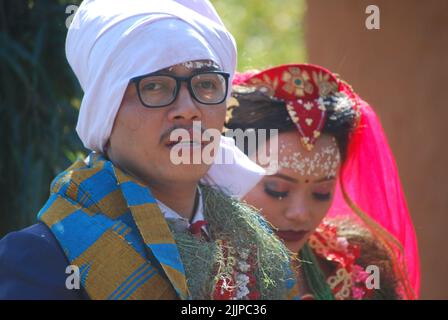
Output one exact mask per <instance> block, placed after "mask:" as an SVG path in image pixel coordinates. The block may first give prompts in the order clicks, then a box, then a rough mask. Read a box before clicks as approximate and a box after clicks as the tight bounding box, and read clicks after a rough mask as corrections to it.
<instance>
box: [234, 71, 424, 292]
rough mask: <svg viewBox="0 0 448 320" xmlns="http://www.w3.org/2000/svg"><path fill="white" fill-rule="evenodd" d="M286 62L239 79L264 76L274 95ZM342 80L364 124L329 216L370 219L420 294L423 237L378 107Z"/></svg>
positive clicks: (405, 283) (408, 284) (405, 284)
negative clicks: (411, 212)
mask: <svg viewBox="0 0 448 320" xmlns="http://www.w3.org/2000/svg"><path fill="white" fill-rule="evenodd" d="M290 66H295V67H300V68H305V69H306V68H319V69H320V70H322V71H323V73H324V74H325V73H326V74H329V75H331V76H332V77H334V79H336V78H337V77H336V76H335V75H334V74H332V73H331V72H330V71H328V70H326V69H323V68H321V67H318V66H313V65H305V64H302V65H290ZM285 67H287V65H286V66H279V67H275V68H272V69H268V70H264V71H262V72H260V73H257V72H246V73H242V74H236V76H235V79H234V82H233V84H234V85H251V84H253V83H256V82H254V79H255V80H257V81H259V80H258V79H262V82H263V85H266V87H267V88H268V89H272V91H271V93H273V92H275V93H274V94H273V95H277V93H278V91H279V90H281V89H278V88H279V87H280V85H279V84H277V83H276V82H275V81H272V75H273V74H276V73H278V70H279V69H281V68H285ZM269 75H271V77H269ZM256 78H258V79H256ZM301 79H302V80H303V78H301ZM305 80H306V79H305ZM336 81H337V84H338V85H337V91H339V92H344V93H345V94H347V95H348V96H349V97H350V98H351V99H352V101H353V102H354V105H355V106H354V108H356V109H357V110H358V112H359V117H358V124H357V126H356V128H355V130H354V131H353V132H352V133H351V136H350V141H349V144H348V152H347V157H346V161H345V162H344V165H343V167H342V168H341V172H340V175H339V181H338V182H339V183H338V185H337V188H336V193H335V197H334V202H333V204H332V207H331V208H330V211H329V213H328V216H330V217H334V216H351V217H354V218H355V219H357V220H359V219H360V220H361V221H362V222H364V224H365V225H366V226H367V227H368V228H369V230H370V231H371V232H372V234H373V235H374V237H375V239H376V240H377V241H379V242H380V243H381V244H382V245H383V246H384V247H385V248H386V250H387V251H388V253H389V255H390V257H391V260H392V265H393V268H394V271H395V274H396V276H397V277H398V280H399V283H400V290H401V291H402V292H401V295H402V296H403V298H405V299H416V298H418V295H419V289H420V266H419V258H418V250H417V240H416V236H415V232H414V228H413V225H412V221H411V218H410V215H409V212H408V208H407V205H406V200H405V196H404V193H403V190H402V187H401V183H400V179H399V176H398V170H397V167H396V164H395V160H394V157H393V155H392V152H391V150H390V148H389V145H388V142H387V139H386V136H385V134H384V131H383V128H382V126H381V123H380V121H379V119H378V117H377V116H376V114H375V112H374V110H373V109H372V107H371V106H370V105H369V104H368V103H366V102H365V101H363V100H362V99H361V98H360V97H359V96H358V95H357V94H356V93H354V91H353V90H352V88H351V87H350V86H349V85H348V84H346V83H345V82H344V81H342V80H340V79H337V80H336ZM257 85H259V84H257ZM268 91H269V90H268ZM283 94H284V92H283Z"/></svg>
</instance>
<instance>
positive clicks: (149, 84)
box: [143, 82, 163, 91]
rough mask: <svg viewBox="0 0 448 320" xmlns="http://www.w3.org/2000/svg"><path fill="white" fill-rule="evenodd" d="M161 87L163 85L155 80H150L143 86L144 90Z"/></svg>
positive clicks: (159, 88) (155, 89)
mask: <svg viewBox="0 0 448 320" xmlns="http://www.w3.org/2000/svg"><path fill="white" fill-rule="evenodd" d="M162 88H163V85H162V84H160V83H157V82H151V83H147V84H145V85H144V86H143V90H144V91H157V90H161V89H162Z"/></svg>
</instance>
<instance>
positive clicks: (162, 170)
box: [107, 61, 226, 186]
mask: <svg viewBox="0 0 448 320" xmlns="http://www.w3.org/2000/svg"><path fill="white" fill-rule="evenodd" d="M161 71H162V72H163V73H164V74H169V75H174V76H180V77H187V76H189V75H191V74H193V73H197V72H199V71H220V70H219V67H218V66H217V65H216V64H214V63H211V62H210V61H197V62H194V63H191V62H190V63H183V64H178V65H175V66H172V67H170V68H167V69H164V70H161ZM156 87H157V86H154V85H153V86H152V87H151V88H150V89H153V88H156ZM225 114H226V105H225V101H224V102H222V103H220V104H217V105H205V104H201V103H200V102H198V101H196V100H195V99H193V97H192V96H191V95H190V92H189V90H188V88H187V83H186V82H182V85H181V87H180V88H179V92H178V95H177V98H176V100H174V102H172V103H171V104H170V105H168V106H165V107H160V108H147V107H144V106H143V105H142V103H141V101H140V99H139V97H138V92H137V88H136V85H135V83H130V84H129V85H128V87H127V89H126V92H125V94H124V97H123V100H122V103H121V105H120V109H119V111H118V114H117V117H116V119H115V123H114V126H113V129H112V133H111V136H110V140H109V143H108V145H107V155H108V156H109V158H110V159H111V160H112V161H113V162H114V164H115V165H118V166H119V167H120V168H121V169H123V170H124V171H126V172H128V173H130V174H132V175H133V176H135V177H137V178H139V179H140V180H143V182H146V183H147V184H148V185H149V186H151V185H152V184H154V185H156V184H167V183H173V182H174V183H183V182H197V181H198V180H199V179H200V178H202V177H203V176H204V175H205V174H206V172H207V170H208V168H209V164H204V163H203V162H202V161H201V163H200V164H179V165H176V164H174V163H173V159H172V156H173V152H172V148H173V142H172V141H170V140H171V139H170V134H171V132H172V131H173V130H174V129H176V128H184V129H187V130H192V128H193V121H200V122H201V126H202V130H205V129H216V130H219V131H221V129H222V127H223V125H224V120H225ZM204 147H205V145H204V144H203V145H199V146H198V145H194V144H192V145H188V144H186V145H185V146H183V147H182V148H181V151H180V152H181V153H182V152H189V153H191V154H193V153H195V152H201V150H202V149H203V148H204Z"/></svg>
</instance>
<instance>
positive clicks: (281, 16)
mask: <svg viewBox="0 0 448 320" xmlns="http://www.w3.org/2000/svg"><path fill="white" fill-rule="evenodd" d="M211 2H212V3H213V4H214V6H215V8H216V10H217V11H218V13H219V15H220V16H221V18H222V20H223V21H224V23H225V25H226V26H227V28H228V29H229V30H230V31H231V32H232V34H233V35H234V37H235V39H236V42H237V45H238V70H239V71H244V70H248V69H262V68H267V67H270V66H275V65H278V64H284V63H292V62H305V60H306V54H305V41H304V32H303V27H302V21H303V18H304V15H305V10H306V6H305V1H304V0H269V1H261V0H244V1H241V0H211Z"/></svg>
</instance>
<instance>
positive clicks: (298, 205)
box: [285, 198, 312, 226]
mask: <svg viewBox="0 0 448 320" xmlns="http://www.w3.org/2000/svg"><path fill="white" fill-rule="evenodd" d="M285 217H286V218H287V219H288V220H291V221H294V222H296V223H298V224H300V225H303V226H307V225H309V224H310V223H311V218H312V215H311V210H310V208H309V206H308V205H307V204H306V201H304V200H303V199H300V198H299V199H296V200H295V201H294V202H293V203H291V205H290V206H289V207H288V208H287V210H286V213H285Z"/></svg>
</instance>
